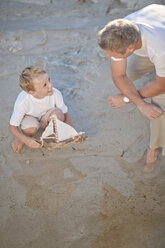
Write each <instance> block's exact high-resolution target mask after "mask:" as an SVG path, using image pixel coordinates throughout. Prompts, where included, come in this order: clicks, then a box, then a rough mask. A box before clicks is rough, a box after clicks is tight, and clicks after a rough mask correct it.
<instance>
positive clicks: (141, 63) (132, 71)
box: [127, 54, 159, 172]
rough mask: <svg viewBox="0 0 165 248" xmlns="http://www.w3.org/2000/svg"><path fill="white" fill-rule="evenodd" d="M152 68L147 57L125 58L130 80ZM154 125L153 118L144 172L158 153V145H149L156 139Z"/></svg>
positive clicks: (150, 169)
mask: <svg viewBox="0 0 165 248" xmlns="http://www.w3.org/2000/svg"><path fill="white" fill-rule="evenodd" d="M154 70H155V67H154V64H153V63H151V62H150V60H149V59H148V58H147V57H141V56H137V55H135V54H133V55H131V56H130V57H128V59H127V76H128V78H129V79H130V80H131V81H134V80H137V79H139V78H140V77H142V76H143V75H145V74H147V73H150V72H153V71H154ZM156 125H157V124H155V120H153V121H150V132H151V134H150V146H149V148H148V150H147V157H146V164H145V166H144V172H150V171H152V170H153V168H154V166H153V163H154V162H155V161H156V159H157V156H158V153H159V147H154V146H153V145H151V143H152V142H153V140H154V139H156V135H155V131H154V130H153V127H154V128H155V127H156ZM156 130H157V131H158V128H156ZM151 141H152V142H151Z"/></svg>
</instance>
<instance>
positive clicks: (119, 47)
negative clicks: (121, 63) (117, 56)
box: [98, 19, 140, 54]
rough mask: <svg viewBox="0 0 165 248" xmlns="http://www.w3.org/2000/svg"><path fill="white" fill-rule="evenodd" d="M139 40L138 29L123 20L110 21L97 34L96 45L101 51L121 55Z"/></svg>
mask: <svg viewBox="0 0 165 248" xmlns="http://www.w3.org/2000/svg"><path fill="white" fill-rule="evenodd" d="M139 38H140V31H139V28H138V27H137V26H136V25H135V24H133V23H132V22H129V21H127V20H124V19H116V20H114V21H111V22H109V23H108V24H107V25H106V26H105V27H104V28H103V29H102V30H100V31H99V32H98V44H99V46H100V47H101V48H102V49H109V50H111V51H115V52H118V53H121V54H124V53H125V52H126V50H127V48H128V47H129V45H133V44H135V43H136V42H137V41H138V40H139Z"/></svg>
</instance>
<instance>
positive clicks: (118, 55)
mask: <svg viewBox="0 0 165 248" xmlns="http://www.w3.org/2000/svg"><path fill="white" fill-rule="evenodd" d="M104 51H105V54H106V57H107V58H110V57H114V58H116V59H126V58H127V57H128V56H130V55H131V54H132V53H133V51H134V46H133V45H131V46H129V47H128V48H127V50H126V52H125V53H124V54H121V53H118V52H115V51H111V50H109V49H104Z"/></svg>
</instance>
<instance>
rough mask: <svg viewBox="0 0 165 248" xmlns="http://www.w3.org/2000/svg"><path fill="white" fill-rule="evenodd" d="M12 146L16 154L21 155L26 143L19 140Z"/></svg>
mask: <svg viewBox="0 0 165 248" xmlns="http://www.w3.org/2000/svg"><path fill="white" fill-rule="evenodd" d="M11 146H12V148H13V151H14V152H16V153H19V152H20V151H21V150H22V148H23V146H24V143H22V142H21V141H19V140H15V141H14V142H12V144H11Z"/></svg>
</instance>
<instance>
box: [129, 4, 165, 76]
mask: <svg viewBox="0 0 165 248" xmlns="http://www.w3.org/2000/svg"><path fill="white" fill-rule="evenodd" d="M124 19H126V20H128V21H131V22H132V23H134V24H136V25H137V26H138V28H139V30H140V32H141V38H142V48H140V49H138V50H135V51H134V53H135V54H137V55H139V56H145V57H149V59H150V61H151V62H152V63H153V64H154V65H155V70H156V74H157V75H158V76H160V77H165V6H163V5H158V4H151V5H149V6H147V7H145V8H143V9H141V10H138V11H136V12H134V13H132V14H130V15H128V16H126V17H125V18H124Z"/></svg>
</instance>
